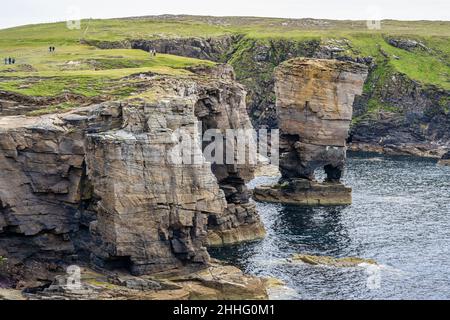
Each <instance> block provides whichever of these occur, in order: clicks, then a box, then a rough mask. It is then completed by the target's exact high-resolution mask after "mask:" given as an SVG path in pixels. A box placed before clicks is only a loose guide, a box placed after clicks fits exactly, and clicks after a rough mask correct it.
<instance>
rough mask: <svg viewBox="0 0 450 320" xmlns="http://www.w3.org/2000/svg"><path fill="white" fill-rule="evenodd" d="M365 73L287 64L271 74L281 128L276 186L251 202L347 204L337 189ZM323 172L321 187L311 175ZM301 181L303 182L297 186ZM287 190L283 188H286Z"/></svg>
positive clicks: (351, 67) (327, 64)
mask: <svg viewBox="0 0 450 320" xmlns="http://www.w3.org/2000/svg"><path fill="white" fill-rule="evenodd" d="M366 76H367V68H366V67H365V66H363V65H359V64H356V63H352V62H341V61H336V60H321V59H304V58H299V59H292V60H289V61H287V62H285V63H283V64H281V65H280V66H279V67H278V68H277V70H276V73H275V77H276V95H277V116H278V122H279V127H280V132H281V136H280V171H281V173H282V179H281V181H280V183H281V184H285V185H284V187H283V185H280V186H278V187H276V188H272V190H271V188H268V187H263V188H257V189H256V190H255V198H256V199H257V200H261V201H276V199H277V198H279V199H280V201H281V202H288V203H297V204H308V205H311V204H313V205H316V204H327V205H334V204H347V203H351V193H350V192H351V191H350V190H349V189H348V188H345V187H343V186H342V185H341V184H340V179H341V176H342V171H343V169H344V163H345V158H346V144H345V141H346V138H347V136H348V131H349V127H350V123H351V119H352V105H353V100H354V98H355V96H356V95H359V94H361V93H362V87H363V84H364V80H365V78H366ZM317 168H323V169H324V170H325V173H326V174H327V178H326V181H325V183H324V184H320V183H316V182H314V181H315V175H314V171H315V170H316V169H317ZM302 180H304V181H302ZM286 184H287V185H286Z"/></svg>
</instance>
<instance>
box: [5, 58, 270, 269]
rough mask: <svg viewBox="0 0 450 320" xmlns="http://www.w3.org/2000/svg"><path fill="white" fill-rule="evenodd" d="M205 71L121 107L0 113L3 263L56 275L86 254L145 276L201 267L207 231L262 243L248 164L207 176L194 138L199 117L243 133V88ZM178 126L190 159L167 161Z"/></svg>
mask: <svg viewBox="0 0 450 320" xmlns="http://www.w3.org/2000/svg"><path fill="white" fill-rule="evenodd" d="M218 68H219V69H220V68H221V67H220V66H219V67H218ZM222 68H223V67H222ZM205 72H206V71H205V70H202V73H201V75H199V76H192V77H186V78H171V77H168V76H167V77H162V78H156V79H155V78H152V79H149V80H148V81H149V83H148V86H149V88H151V92H149V94H148V95H143V96H142V97H137V98H135V99H132V100H128V101H122V102H106V103H102V104H97V105H91V106H88V107H80V108H77V109H74V110H72V111H70V112H68V113H65V114H50V115H44V116H41V117H26V116H8V117H1V118H0V169H1V170H0V255H1V256H5V257H7V258H8V264H9V265H11V266H15V265H18V264H23V265H25V266H28V265H31V262H33V261H39V262H40V263H41V265H43V266H44V265H45V268H47V267H48V266H54V267H53V268H55V269H57V268H58V266H60V265H64V264H67V263H70V264H71V263H73V262H75V263H76V262H78V261H81V260H83V261H88V260H89V258H91V261H92V262H94V263H95V264H96V265H97V266H100V267H102V268H107V269H108V268H111V269H115V268H127V269H129V270H130V271H131V272H132V273H134V274H147V273H154V272H158V271H161V270H169V269H178V268H180V267H182V266H185V265H186V264H195V265H199V266H203V267H204V266H206V265H207V264H208V261H209V255H208V253H207V251H206V248H205V244H206V242H207V239H208V228H209V229H210V230H211V231H210V236H209V238H210V239H215V243H214V244H227V243H234V242H239V241H243V240H251V239H255V238H259V237H261V236H262V234H263V233H264V229H263V226H262V224H261V222H260V220H259V217H258V215H257V213H256V210H255V207H254V205H253V204H252V203H250V202H249V197H250V195H249V192H248V191H247V189H246V187H245V182H247V181H248V180H249V179H251V178H252V177H253V169H252V166H251V165H248V166H246V165H244V166H224V165H219V166H217V167H214V168H211V164H210V163H207V162H205V161H204V159H203V158H202V157H201V153H200V152H201V143H200V141H199V140H198V139H199V137H198V135H197V132H196V130H195V128H196V127H197V123H198V121H199V120H203V121H205V120H207V121H209V124H208V127H209V128H218V129H219V130H222V129H227V128H251V125H250V122H249V120H248V116H247V114H246V108H245V91H244V89H243V88H242V87H241V86H240V85H239V84H237V83H235V82H234V80H233V75H232V73H230V70H229V68H226V67H224V68H223V72H220V70H219V71H218V70H217V69H216V70H215V71H214V72H212V75H211V76H207V75H206V74H205ZM178 129H184V132H185V134H187V135H188V136H189V137H190V138H191V139H192V141H193V142H194V143H193V146H192V147H193V149H194V150H195V153H196V154H197V155H198V154H200V158H201V159H203V160H202V161H201V162H200V163H196V164H183V163H179V162H177V161H176V160H177V159H176V157H175V158H174V157H173V153H172V151H173V148H174V147H175V146H176V145H177V144H178V143H179V142H180V141H179V140H177V136H176V135H175V136H174V133H175V131H176V130H178ZM174 137H175V138H174ZM178 160H179V159H178ZM32 270H35V269H33V268H31V267H30V268H28V269H27V268H24V269H23V270H22V271H21V272H23V273H27V272H28V273H33V272H32Z"/></svg>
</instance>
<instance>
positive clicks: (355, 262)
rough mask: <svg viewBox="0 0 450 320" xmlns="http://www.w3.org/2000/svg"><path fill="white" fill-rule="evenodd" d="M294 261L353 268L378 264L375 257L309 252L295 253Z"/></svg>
mask: <svg viewBox="0 0 450 320" xmlns="http://www.w3.org/2000/svg"><path fill="white" fill-rule="evenodd" d="M292 261H300V262H303V263H306V264H310V265H313V266H330V267H338V268H351V267H358V266H360V265H365V264H369V265H375V266H376V265H378V264H377V262H376V261H375V260H373V259H363V258H357V257H345V258H334V257H329V256H312V255H307V254H294V255H293V256H292Z"/></svg>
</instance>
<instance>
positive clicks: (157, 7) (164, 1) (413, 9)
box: [0, 0, 450, 28]
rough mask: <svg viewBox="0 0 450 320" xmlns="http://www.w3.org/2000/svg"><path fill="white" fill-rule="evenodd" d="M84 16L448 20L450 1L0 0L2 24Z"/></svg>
mask: <svg viewBox="0 0 450 320" xmlns="http://www.w3.org/2000/svg"><path fill="white" fill-rule="evenodd" d="M73 7H76V8H78V9H77V10H78V11H80V13H81V17H83V18H112V17H126V16H142V15H159V14H196V15H215V16H261V17H283V18H326V19H362V20H365V19H372V18H374V16H379V17H381V18H383V19H399V20H450V0H309V1H305V0H271V1H268V0H219V1H216V0H156V1H155V0H109V1H98V0H2V3H1V4H0V28H5V27H11V26H17V25H23V24H30V23H40V22H55V21H64V20H67V17H68V16H69V14H70V12H71V11H70V10H73V9H71V8H73Z"/></svg>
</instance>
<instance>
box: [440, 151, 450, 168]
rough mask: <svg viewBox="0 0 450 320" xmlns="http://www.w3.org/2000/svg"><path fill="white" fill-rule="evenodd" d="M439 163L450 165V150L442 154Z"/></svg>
mask: <svg viewBox="0 0 450 320" xmlns="http://www.w3.org/2000/svg"><path fill="white" fill-rule="evenodd" d="M438 164H439V165H441V166H450V151H449V152H447V153H446V154H444V155H443V156H442V158H441V159H440V160H439V161H438Z"/></svg>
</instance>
